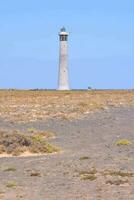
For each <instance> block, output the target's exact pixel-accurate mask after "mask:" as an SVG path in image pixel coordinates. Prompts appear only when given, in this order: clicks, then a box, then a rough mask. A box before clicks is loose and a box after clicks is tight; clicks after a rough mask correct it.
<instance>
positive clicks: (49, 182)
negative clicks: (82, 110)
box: [0, 108, 134, 200]
mask: <svg viewBox="0 0 134 200" xmlns="http://www.w3.org/2000/svg"><path fill="white" fill-rule="evenodd" d="M0 127H1V129H10V130H11V129H13V130H14V129H19V130H26V129H27V128H28V127H35V128H37V129H41V130H44V129H45V130H51V131H54V132H56V138H55V139H51V140H50V142H51V143H53V144H56V145H58V146H60V147H61V148H62V150H63V151H62V152H61V153H58V154H53V155H46V156H40V157H38V156H36V157H24V158H23V157H21V158H0V163H1V164H0V200H19V199H24V200H76V199H78V200H107V199H109V198H110V200H126V199H127V200H133V199H134V108H122V109H121V108H120V109H110V110H107V111H102V112H98V113H94V114H91V115H89V116H88V117H86V118H84V119H81V120H74V121H71V122H69V121H59V120H54V119H53V120H48V121H44V122H43V121H40V122H34V123H30V124H25V125H24V124H19V125H17V124H12V123H11V124H9V123H7V122H3V121H2V120H0ZM120 139H128V140H130V141H131V142H133V144H132V145H128V146H117V145H116V142H117V141H118V140H120ZM11 183H12V184H11ZM13 183H14V185H16V186H14V187H13Z"/></svg>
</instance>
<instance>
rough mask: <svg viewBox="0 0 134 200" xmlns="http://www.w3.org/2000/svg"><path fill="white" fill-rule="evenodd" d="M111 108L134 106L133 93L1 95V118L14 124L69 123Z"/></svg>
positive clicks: (30, 92)
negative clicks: (66, 121)
mask: <svg viewBox="0 0 134 200" xmlns="http://www.w3.org/2000/svg"><path fill="white" fill-rule="evenodd" d="M111 106H113V107H121V106H134V91H133V90H126V91H125V90H117V91H115V90H113V91H112V90H104V91H103V90H102V91H97V90H91V91H68V92H66V91H15V90H14V91H10V90H3V91H2V90H1V91H0V116H1V117H2V118H4V119H6V120H8V121H11V122H14V121H15V122H24V123H25V122H30V121H36V120H44V119H48V118H62V119H67V120H68V119H73V118H80V117H81V116H83V115H85V114H88V113H90V112H93V111H96V110H100V109H107V108H108V107H111Z"/></svg>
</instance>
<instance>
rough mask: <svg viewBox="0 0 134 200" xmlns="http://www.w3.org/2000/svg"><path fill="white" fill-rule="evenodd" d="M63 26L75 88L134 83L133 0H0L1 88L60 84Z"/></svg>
mask: <svg viewBox="0 0 134 200" xmlns="http://www.w3.org/2000/svg"><path fill="white" fill-rule="evenodd" d="M63 25H64V26H65V27H66V29H67V30H68V31H69V32H70V36H69V74H70V84H71V88H87V87H88V86H91V87H92V88H98V89H100V88H102V89H103V88H114V89H115V88H117V89H119V88H124V89H125V88H134V78H133V77H134V1H133V0H127V1H126V0H111V1H107V0H101V1H100V0H83V1H78V0H77V1H76V0H73V1H72V0H68V1H64V0H56V1H54V0H49V1H45V0H19V1H18V0H12V1H11V0H1V1H0V88H20V89H22V88H26V89H28V88H48V89H49V88H57V78H58V60H59V58H58V56H59V55H58V54H59V41H58V32H59V29H60V28H61V27H62V26H63Z"/></svg>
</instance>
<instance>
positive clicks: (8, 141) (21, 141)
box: [0, 131, 59, 156]
mask: <svg viewBox="0 0 134 200" xmlns="http://www.w3.org/2000/svg"><path fill="white" fill-rule="evenodd" d="M0 146H1V151H0V154H3V153H6V154H11V155H14V156H18V155H20V154H23V153H24V152H30V153H42V154H44V153H53V152H57V151H59V148H58V147H55V146H53V145H51V144H49V143H48V142H46V141H45V139H44V138H43V136H40V135H35V136H31V135H28V136H26V135H25V134H22V133H7V132H2V131H1V132H0Z"/></svg>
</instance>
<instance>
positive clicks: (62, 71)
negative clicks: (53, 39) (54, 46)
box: [58, 27, 70, 90]
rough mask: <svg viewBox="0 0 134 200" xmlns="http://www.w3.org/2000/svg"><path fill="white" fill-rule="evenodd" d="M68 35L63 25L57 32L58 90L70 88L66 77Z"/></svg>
mask: <svg viewBox="0 0 134 200" xmlns="http://www.w3.org/2000/svg"><path fill="white" fill-rule="evenodd" d="M68 35H69V34H68V33H67V32H66V29H65V28H64V27H63V28H62V29H61V30H60V33H59V40H60V55H59V77H58V90H70V88H69V77H68Z"/></svg>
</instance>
